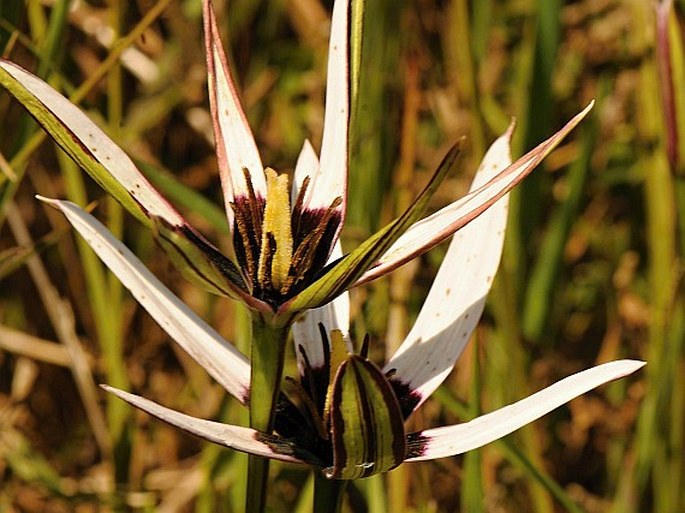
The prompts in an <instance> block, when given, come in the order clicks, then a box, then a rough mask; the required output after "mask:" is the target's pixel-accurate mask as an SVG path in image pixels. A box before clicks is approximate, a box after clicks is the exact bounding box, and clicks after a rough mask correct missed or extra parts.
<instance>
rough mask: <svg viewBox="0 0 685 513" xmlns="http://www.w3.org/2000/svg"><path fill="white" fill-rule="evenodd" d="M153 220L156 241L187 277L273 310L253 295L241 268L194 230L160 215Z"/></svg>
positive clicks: (208, 288) (191, 280)
mask: <svg viewBox="0 0 685 513" xmlns="http://www.w3.org/2000/svg"><path fill="white" fill-rule="evenodd" d="M150 219H151V222H152V226H151V228H152V231H153V235H154V236H155V240H156V241H157V242H158V243H159V245H160V246H161V247H162V249H163V250H164V251H165V252H166V253H167V255H168V256H169V258H170V259H171V261H172V263H173V264H174V266H175V267H176V268H177V269H178V270H179V271H180V272H181V274H182V275H183V276H184V277H185V278H186V279H187V280H189V281H190V282H192V283H194V284H196V285H198V286H199V287H202V288H204V289H205V290H207V291H209V292H211V293H213V294H217V295H220V296H226V297H231V298H233V299H237V300H239V301H242V302H244V303H246V304H247V305H248V306H249V307H251V308H253V309H256V310H264V311H269V310H270V307H268V306H267V305H266V304H264V303H262V302H261V301H259V300H258V299H255V298H253V297H252V296H251V295H250V294H249V291H248V290H247V287H246V286H245V285H244V283H245V282H244V280H243V278H242V276H241V275H240V271H239V270H238V268H237V267H236V266H235V264H234V263H233V262H232V261H231V260H230V259H228V258H227V257H226V256H224V255H223V254H221V253H220V252H218V251H217V250H216V249H214V247H213V246H210V245H209V244H208V243H206V242H205V241H204V240H202V239H201V238H200V237H198V236H197V235H195V234H194V233H192V232H190V231H188V232H184V230H183V227H176V226H169V225H168V224H167V223H165V222H164V220H162V219H160V218H157V217H151V218H150ZM191 238H192V239H191Z"/></svg>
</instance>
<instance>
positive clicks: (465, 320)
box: [383, 126, 513, 414]
mask: <svg viewBox="0 0 685 513" xmlns="http://www.w3.org/2000/svg"><path fill="white" fill-rule="evenodd" d="M512 131H513V126H511V127H510V128H509V130H507V131H506V133H505V134H504V135H502V136H501V137H500V138H499V139H497V140H496V141H495V142H494V143H493V145H492V146H491V147H490V149H489V150H488V152H487V153H486V155H485V157H484V159H483V162H482V163H481V165H480V167H479V169H478V172H477V174H476V176H475V177H474V180H473V184H472V186H471V190H475V189H478V188H479V187H480V186H481V185H482V184H484V183H487V182H488V181H489V180H490V179H492V177H493V176H495V175H497V173H499V172H500V171H501V170H502V169H504V168H506V167H507V166H508V165H509V164H511V153H510V147H509V144H510V140H511V135H512ZM507 204H508V196H504V197H503V198H501V199H500V200H498V201H497V203H495V204H494V205H493V206H492V207H490V208H489V209H488V210H487V211H486V212H485V213H483V214H482V215H481V216H479V217H478V218H477V219H475V220H474V221H472V222H471V223H469V224H468V225H466V226H465V227H464V228H462V229H461V230H459V231H458V232H457V233H455V234H454V238H453V239H452V242H451V244H450V247H449V249H448V251H447V254H446V255H445V258H444V260H443V262H442V264H441V265H440V269H439V271H438V274H437V276H436V277H435V280H434V281H433V285H432V286H431V290H430V292H429V293H428V297H427V298H426V300H425V302H424V304H423V307H422V308H421V311H420V312H419V316H418V318H417V319H416V322H415V323H414V326H413V327H412V329H411V331H410V332H409V335H407V338H406V339H405V340H404V342H403V343H402V345H401V346H400V348H399V349H398V350H397V353H395V355H394V356H393V358H392V359H391V360H390V361H389V362H388V363H387V364H386V366H385V367H384V369H383V371H384V372H389V371H391V370H392V369H395V372H394V373H393V375H392V378H391V379H392V381H393V382H399V383H401V384H403V385H405V386H407V387H408V389H409V390H408V391H409V392H411V393H413V394H414V397H415V398H416V400H417V403H416V404H415V405H414V409H416V408H418V407H419V406H420V405H421V403H422V402H423V401H424V400H425V399H426V398H427V397H428V396H430V395H431V394H432V393H433V391H434V390H435V389H436V388H437V387H438V386H439V385H440V384H441V383H442V382H443V381H444V380H445V378H446V377H447V375H448V374H449V373H450V371H451V370H452V367H454V364H455V362H456V361H457V359H458V358H459V356H460V355H461V352H462V351H463V349H464V347H465V346H466V343H467V342H468V340H469V337H470V336H471V332H472V331H473V329H474V328H475V327H476V324H477V323H478V320H479V319H480V316H481V314H482V312H483V307H484V306H485V299H486V297H487V295H488V292H489V291H490V287H491V286H492V281H493V278H494V276H495V273H496V272H497V267H498V266H499V261H500V257H501V255H502V247H503V245H504V232H505V229H506V224H507ZM406 413H407V412H406V411H405V414H406Z"/></svg>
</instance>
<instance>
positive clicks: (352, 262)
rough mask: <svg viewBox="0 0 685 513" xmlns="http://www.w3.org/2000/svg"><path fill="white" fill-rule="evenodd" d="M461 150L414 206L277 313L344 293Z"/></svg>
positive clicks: (419, 208)
mask: <svg viewBox="0 0 685 513" xmlns="http://www.w3.org/2000/svg"><path fill="white" fill-rule="evenodd" d="M460 149H461V144H457V145H455V146H454V147H453V148H452V149H451V150H450V151H449V152H448V153H447V155H446V156H445V158H444V159H443V161H442V162H441V163H440V166H438V169H437V171H436V172H435V174H434V175H433V178H432V179H431V181H430V182H429V183H428V185H427V186H426V187H425V189H424V190H423V191H422V192H421V194H420V195H419V197H418V198H417V199H416V201H415V202H414V204H413V205H412V206H411V207H409V209H408V210H407V211H406V212H405V213H404V214H402V216H401V217H399V218H398V219H396V220H395V221H393V222H392V223H390V224H389V225H387V226H385V227H384V228H382V229H381V230H379V231H378V232H376V233H375V234H374V235H372V236H371V237H369V238H368V239H366V240H365V241H364V242H363V243H361V244H360V245H359V246H358V247H357V248H356V249H355V250H354V251H352V253H350V254H348V255H347V256H345V257H344V258H342V259H341V260H339V261H338V262H337V263H335V264H333V265H332V268H331V269H329V270H327V271H326V272H325V273H324V275H323V276H322V277H321V278H319V279H318V280H317V281H315V282H314V283H313V284H312V285H310V286H309V287H307V288H306V289H305V290H303V291H302V292H301V293H300V294H298V295H297V296H295V297H294V298H293V299H292V300H290V301H288V302H286V303H285V304H284V305H282V306H281V311H284V312H298V311H302V310H306V309H309V308H316V307H318V306H320V305H323V304H326V303H327V302H328V301H331V300H332V299H333V298H334V297H336V296H338V295H339V294H340V293H342V291H344V290H346V289H348V288H349V287H350V286H351V285H352V284H353V283H354V282H356V281H357V280H358V279H359V277H360V276H361V275H362V274H363V273H364V272H365V271H366V270H367V269H368V268H369V267H370V266H371V265H373V264H374V263H375V262H376V261H377V260H378V259H379V258H380V256H381V255H382V254H383V253H385V252H386V251H387V249H388V248H389V247H390V246H391V245H392V244H393V243H394V242H395V241H396V240H397V239H398V238H399V237H400V235H401V234H402V233H403V232H404V231H405V230H406V229H407V228H408V227H409V226H411V225H412V224H413V223H414V222H416V220H417V219H419V217H420V216H421V215H422V214H423V212H424V210H425V209H426V206H427V205H428V201H429V199H430V197H431V196H432V195H433V193H434V192H435V191H436V189H437V188H438V187H439V185H440V184H441V183H442V181H443V180H444V179H445V177H446V176H447V173H448V172H449V171H450V170H451V169H452V168H453V167H454V163H455V162H456V160H457V158H458V156H459V153H460Z"/></svg>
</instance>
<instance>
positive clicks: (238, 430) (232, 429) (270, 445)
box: [101, 385, 321, 465]
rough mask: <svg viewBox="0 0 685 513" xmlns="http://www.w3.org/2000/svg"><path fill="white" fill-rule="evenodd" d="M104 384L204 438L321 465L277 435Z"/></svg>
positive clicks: (267, 455) (238, 448) (268, 455)
mask: <svg viewBox="0 0 685 513" xmlns="http://www.w3.org/2000/svg"><path fill="white" fill-rule="evenodd" d="M101 386H102V388H104V389H105V390H106V391H108V392H110V393H112V394H114V395H116V396H117V397H119V398H120V399H123V400H124V401H126V402H127V403H129V404H131V405H133V406H135V407H136V408H139V409H141V410H143V411H145V412H147V413H149V414H150V415H152V416H154V417H157V418H158V419H160V420H163V421H164V422H167V423H168V424H171V425H172V426H176V427H177V428H180V429H182V430H183V431H186V432H188V433H191V434H193V435H195V436H199V437H200V438H204V439H205V440H208V441H210V442H213V443H215V444H218V445H222V446H224V447H228V448H230V449H234V450H236V451H242V452H246V453H248V454H254V455H255V456H261V457H263V458H269V459H273V460H281V461H287V462H290V463H306V464H310V465H321V463H320V462H319V460H318V458H316V456H314V455H312V454H310V453H309V452H307V451H306V450H304V449H302V448H300V447H298V446H296V445H295V444H293V443H292V442H289V441H288V440H285V439H283V438H281V437H279V436H278V435H267V434H265V433H261V432H259V431H256V430H254V429H250V428H246V427H241V426H232V425H230V424H222V423H221V422H214V421H211V420H205V419H198V418H196V417H192V416H190V415H186V414H184V413H180V412H177V411H175V410H172V409H170V408H165V407H164V406H161V405H159V404H157V403H155V402H153V401H150V400H149V399H145V398H144V397H140V396H138V395H134V394H130V393H128V392H124V391H123V390H119V389H117V388H114V387H110V386H107V385H101Z"/></svg>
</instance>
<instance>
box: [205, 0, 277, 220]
mask: <svg viewBox="0 0 685 513" xmlns="http://www.w3.org/2000/svg"><path fill="white" fill-rule="evenodd" d="M202 8H203V16H204V31H205V50H206V56H207V72H208V79H207V85H208V87H209V105H210V108H211V111H212V121H213V126H214V139H215V144H216V153H217V159H218V161H219V175H220V177H221V186H222V188H223V193H224V202H225V204H226V214H227V216H228V220H229V223H228V224H229V226H230V227H231V229H233V210H232V208H231V203H232V202H233V201H234V199H235V198H236V197H239V196H246V195H247V184H246V183H245V176H244V174H243V169H247V170H248V171H249V174H250V177H251V180H252V187H253V188H254V191H255V194H257V196H261V197H266V181H265V179H264V167H263V165H262V160H261V158H260V156H259V150H258V149H257V145H256V144H255V140H254V136H253V135H252V130H250V126H249V124H248V122H247V117H246V116H245V112H243V108H242V106H241V105H240V99H239V97H238V90H237V88H236V86H235V83H234V82H233V77H232V76H231V71H230V68H229V66H228V60H227V59H226V54H225V53H224V49H223V46H222V44H221V39H220V37H219V28H218V26H217V23H216V17H215V15H214V9H213V7H212V2H211V0H203V2H202Z"/></svg>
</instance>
